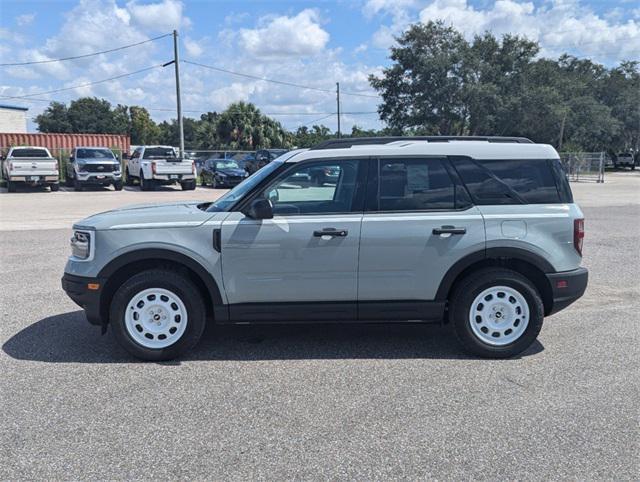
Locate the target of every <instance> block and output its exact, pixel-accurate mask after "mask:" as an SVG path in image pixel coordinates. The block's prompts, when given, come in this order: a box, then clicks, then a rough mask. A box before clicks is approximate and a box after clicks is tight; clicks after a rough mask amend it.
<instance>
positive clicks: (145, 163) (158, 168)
mask: <svg viewBox="0 0 640 482" xmlns="http://www.w3.org/2000/svg"><path fill="white" fill-rule="evenodd" d="M136 179H137V180H138V181H139V182H140V188H141V189H142V190H143V191H151V190H153V189H155V187H156V186H158V185H160V184H175V183H180V186H181V187H182V189H183V190H185V191H190V190H193V189H195V188H196V166H195V163H194V162H193V161H192V160H191V159H181V158H179V157H178V156H177V155H176V151H175V149H174V148H173V147H171V146H138V147H136V149H135V150H134V151H133V154H131V157H130V158H129V159H128V160H127V167H126V182H127V184H128V185H130V186H131V185H133V183H134V181H135V180H136Z"/></svg>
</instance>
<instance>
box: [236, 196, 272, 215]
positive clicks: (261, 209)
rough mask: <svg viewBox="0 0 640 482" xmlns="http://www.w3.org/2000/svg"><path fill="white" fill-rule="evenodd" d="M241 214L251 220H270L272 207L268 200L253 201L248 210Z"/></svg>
mask: <svg viewBox="0 0 640 482" xmlns="http://www.w3.org/2000/svg"><path fill="white" fill-rule="evenodd" d="M243 214H244V215H245V216H247V217H249V218H251V219H272V218H273V206H272V204H271V201H270V200H269V199H265V198H258V199H254V200H253V202H252V203H251V206H249V209H247V210H246V211H245V212H243Z"/></svg>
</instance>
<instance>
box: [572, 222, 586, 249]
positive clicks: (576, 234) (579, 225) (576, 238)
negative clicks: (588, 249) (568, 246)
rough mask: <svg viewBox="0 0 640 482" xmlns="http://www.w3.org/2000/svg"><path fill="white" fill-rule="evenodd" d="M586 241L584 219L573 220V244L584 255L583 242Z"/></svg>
mask: <svg viewBox="0 0 640 482" xmlns="http://www.w3.org/2000/svg"><path fill="white" fill-rule="evenodd" d="M583 241H584V219H583V218H581V219H574V220H573V246H574V248H576V251H577V252H578V253H579V254H580V256H582V243H583Z"/></svg>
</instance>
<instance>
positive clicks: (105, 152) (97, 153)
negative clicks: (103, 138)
mask: <svg viewBox="0 0 640 482" xmlns="http://www.w3.org/2000/svg"><path fill="white" fill-rule="evenodd" d="M76 157H77V158H78V159H114V156H113V152H111V151H110V150H109V149H78V151H77V153H76Z"/></svg>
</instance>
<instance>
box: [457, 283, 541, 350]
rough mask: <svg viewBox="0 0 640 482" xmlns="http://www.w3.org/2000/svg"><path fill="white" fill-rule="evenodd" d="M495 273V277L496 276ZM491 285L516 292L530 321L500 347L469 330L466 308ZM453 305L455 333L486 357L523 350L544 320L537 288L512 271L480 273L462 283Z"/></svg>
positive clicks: (469, 348)
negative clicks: (514, 336) (486, 341)
mask: <svg viewBox="0 0 640 482" xmlns="http://www.w3.org/2000/svg"><path fill="white" fill-rule="evenodd" d="M496 275H497V276H496ZM494 286H508V287H510V288H513V289H515V290H516V291H518V292H519V293H520V294H521V295H522V296H523V297H524V299H525V301H526V302H527V304H528V308H529V323H528V325H527V328H526V330H525V332H524V333H523V334H522V336H521V337H520V338H518V339H517V340H515V341H514V342H512V343H509V344H507V345H502V346H496V345H490V344H488V343H485V342H483V341H482V340H480V339H479V338H478V337H477V336H476V334H475V333H474V332H473V330H472V329H471V322H470V320H469V311H470V309H471V304H472V303H473V301H474V300H475V298H476V297H477V296H478V295H479V294H480V293H481V292H483V291H484V290H486V289H488V288H491V287H494ZM460 288H461V289H460V290H459V292H458V294H457V296H456V297H455V301H454V306H453V307H452V313H453V324H454V329H455V332H456V335H457V337H458V339H459V340H460V341H461V342H462V344H463V345H464V346H465V348H467V349H468V350H469V351H471V352H472V353H474V354H476V355H479V356H482V357H488V358H505V357H511V356H515V355H517V354H518V353H521V352H522V351H524V350H526V349H527V348H528V347H529V346H530V345H531V344H532V343H533V342H534V341H535V339H536V338H537V336H538V334H539V333H540V330H541V328H542V323H543V320H544V307H543V305H542V300H541V298H540V295H539V294H538V292H537V290H536V288H535V287H534V286H533V284H532V283H530V282H529V281H528V280H526V278H524V277H522V276H521V275H519V274H518V273H515V272H504V274H499V273H497V272H493V273H489V272H487V273H486V274H484V275H483V274H481V275H480V276H478V277H476V278H475V279H474V280H472V281H471V282H470V283H463V285H462V286H461V287H460Z"/></svg>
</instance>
